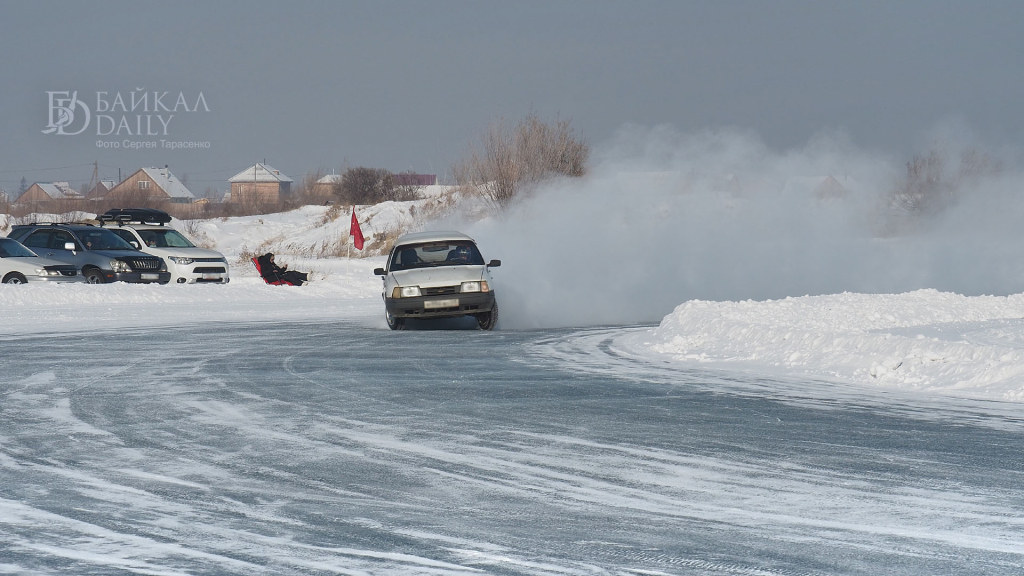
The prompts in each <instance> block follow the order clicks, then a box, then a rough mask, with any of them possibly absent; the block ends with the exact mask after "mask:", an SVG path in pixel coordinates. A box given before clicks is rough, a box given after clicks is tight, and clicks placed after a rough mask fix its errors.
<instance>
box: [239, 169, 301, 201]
mask: <svg viewBox="0 0 1024 576" xmlns="http://www.w3.org/2000/svg"><path fill="white" fill-rule="evenodd" d="M228 182H229V183H230V184H231V190H230V194H231V196H230V201H231V202H253V201H259V202H279V201H281V200H283V199H285V198H288V197H289V196H291V193H292V182H294V180H292V179H291V178H289V177H288V176H286V175H285V174H283V173H282V172H281V171H280V170H277V169H276V168H274V167H273V166H268V165H267V164H264V163H260V162H257V163H256V164H254V165H252V166H250V167H249V168H246V169H245V170H242V171H241V172H239V173H238V174H235V175H234V176H233V177H231V178H229V179H228Z"/></svg>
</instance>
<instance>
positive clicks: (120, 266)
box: [110, 260, 132, 272]
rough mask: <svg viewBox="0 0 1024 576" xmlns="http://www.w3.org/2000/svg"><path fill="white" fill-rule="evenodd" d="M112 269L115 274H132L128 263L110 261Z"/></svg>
mask: <svg viewBox="0 0 1024 576" xmlns="http://www.w3.org/2000/svg"><path fill="white" fill-rule="evenodd" d="M110 269H111V270H113V271H114V272H131V271H132V269H131V267H130V266H128V263H127V262H123V261H121V260H111V261H110Z"/></svg>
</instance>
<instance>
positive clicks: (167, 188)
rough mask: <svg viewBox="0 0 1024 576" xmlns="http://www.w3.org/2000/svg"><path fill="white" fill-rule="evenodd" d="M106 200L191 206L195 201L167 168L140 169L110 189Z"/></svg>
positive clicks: (190, 193)
mask: <svg viewBox="0 0 1024 576" xmlns="http://www.w3.org/2000/svg"><path fill="white" fill-rule="evenodd" d="M105 198H106V199H108V200H111V199H116V200H120V201H123V202H127V203H135V202H171V203H173V204H190V203H192V202H193V201H195V196H194V195H193V194H192V192H191V191H190V190H189V189H188V188H186V187H185V185H184V184H182V183H181V181H180V180H178V179H177V178H176V177H175V176H174V174H172V173H171V171H170V170H168V169H167V167H166V166H164V167H163V168H139V169H138V170H137V171H136V172H135V173H134V174H132V175H131V176H129V177H127V178H125V179H124V181H122V182H121V183H120V184H118V185H116V186H114V187H113V188H112V189H110V190H109V191H108V192H107V193H106V196H105Z"/></svg>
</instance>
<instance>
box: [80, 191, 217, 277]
mask: <svg viewBox="0 0 1024 576" xmlns="http://www.w3.org/2000/svg"><path fill="white" fill-rule="evenodd" d="M97 218H98V219H99V220H100V222H101V223H102V225H103V227H104V228H107V229H108V230H110V231H111V232H113V233H114V234H117V235H118V236H120V237H121V238H122V239H124V240H125V241H127V242H128V243H129V244H131V245H132V246H135V247H137V249H138V250H139V251H141V252H145V253H146V254H152V255H153V256H159V257H161V258H163V259H164V262H166V263H167V271H168V272H170V273H171V282H175V283H178V284H186V283H188V284H193V283H196V282H207V283H217V284H227V283H228V282H230V281H231V279H230V278H229V276H228V261H227V259H226V258H224V255H223V254H221V253H220V252H216V251H214V250H207V249H205V248H199V247H197V246H196V245H195V244H193V243H192V242H190V241H189V240H188V238H185V237H184V236H183V235H182V234H181V233H180V232H178V231H177V230H175V229H174V228H171V227H170V226H167V223H169V222H170V221H171V217H170V216H168V215H167V213H166V212H163V211H162V210H152V209H148V208H115V209H113V210H108V211H107V212H106V213H105V214H102V215H99V216H97Z"/></svg>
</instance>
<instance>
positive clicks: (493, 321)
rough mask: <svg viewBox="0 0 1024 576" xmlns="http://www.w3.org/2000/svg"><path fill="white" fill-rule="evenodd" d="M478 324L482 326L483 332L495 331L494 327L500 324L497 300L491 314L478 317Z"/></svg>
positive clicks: (485, 313) (487, 313)
mask: <svg viewBox="0 0 1024 576" xmlns="http://www.w3.org/2000/svg"><path fill="white" fill-rule="evenodd" d="M476 323H477V324H479V325H480V329H481V330H494V326H495V325H497V323H498V301H497V300H495V301H494V306H492V307H491V311H490V312H484V313H483V314H477V315H476Z"/></svg>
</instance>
